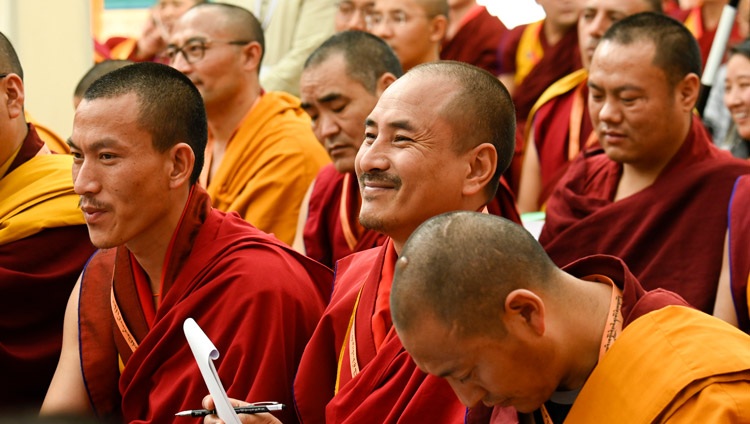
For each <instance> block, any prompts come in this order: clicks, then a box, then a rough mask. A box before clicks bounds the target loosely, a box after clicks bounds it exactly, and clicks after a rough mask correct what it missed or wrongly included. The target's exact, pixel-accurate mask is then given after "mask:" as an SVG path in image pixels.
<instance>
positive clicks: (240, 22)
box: [186, 3, 266, 61]
mask: <svg viewBox="0 0 750 424" xmlns="http://www.w3.org/2000/svg"><path fill="white" fill-rule="evenodd" d="M204 12H208V13H214V14H216V15H217V17H218V19H217V21H215V26H216V28H221V29H222V31H223V32H226V33H227V34H230V35H231V36H232V37H233V39H234V40H245V41H255V42H257V43H258V44H260V47H261V61H262V60H263V55H264V54H265V51H266V42H265V37H264V35H263V27H262V26H261V23H260V21H258V18H256V17H255V15H253V14H252V13H251V12H250V11H249V10H247V9H244V8H242V7H239V6H235V5H233V4H226V3H201V4H198V5H196V6H193V7H192V8H191V9H190V10H188V12H187V13H186V15H187V14H192V13H204Z"/></svg>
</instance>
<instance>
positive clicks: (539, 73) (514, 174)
mask: <svg viewBox="0 0 750 424" xmlns="http://www.w3.org/2000/svg"><path fill="white" fill-rule="evenodd" d="M521 27H522V26H518V27H516V28H513V29H512V30H510V31H508V32H507V35H506V39H505V40H504V41H503V43H502V45H501V47H500V48H501V51H502V60H503V62H502V68H503V69H502V73H511V72H513V73H514V72H515V61H516V52H517V50H518V43H519V42H520V39H521V34H522V29H519V28H521ZM539 37H540V41H541V43H542V48H543V50H544V56H542V58H541V60H540V61H539V63H537V64H536V65H535V66H534V67H533V68H532V70H531V71H530V72H529V74H528V75H526V78H524V80H523V81H522V82H521V84H519V85H518V86H517V87H516V88H515V89H514V91H513V104H515V106H516V122H517V124H516V133H517V136H516V151H515V154H514V155H513V163H512V164H511V166H510V168H509V169H508V171H506V173H505V175H506V177H507V178H508V183H509V184H510V187H511V188H512V189H513V191H514V193H517V192H518V184H519V181H518V180H519V177H520V172H521V164H522V163H523V155H524V152H525V145H524V134H523V132H524V129H525V128H526V119H527V118H528V117H529V112H531V108H532V107H533V106H534V103H536V101H537V99H539V96H541V95H542V93H543V92H544V90H546V89H547V88H548V87H549V86H550V85H552V84H553V83H554V82H555V81H557V80H559V79H560V78H562V77H564V76H566V75H568V74H570V73H572V72H573V71H576V70H578V69H580V68H581V66H582V65H581V53H580V51H579V48H578V31H577V28H576V26H575V25H573V26H572V27H571V28H570V29H569V30H568V32H567V33H565V35H564V36H563V38H561V39H560V41H558V42H557V43H556V44H555V45H554V46H550V45H549V44H548V43H547V40H546V38H545V37H544V30H542V31H540V32H539ZM511 61H512V63H513V65H509V63H510V62H511Z"/></svg>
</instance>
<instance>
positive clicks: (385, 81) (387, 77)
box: [375, 72, 396, 98]
mask: <svg viewBox="0 0 750 424" xmlns="http://www.w3.org/2000/svg"><path fill="white" fill-rule="evenodd" d="M394 81H396V76H395V75H393V74H392V73H390V72H386V73H384V74H383V75H381V76H380V78H378V82H377V84H376V86H375V96H376V97H378V98H380V96H381V95H382V94H383V91H385V89H386V88H388V86H389V85H391V84H393V82H394Z"/></svg>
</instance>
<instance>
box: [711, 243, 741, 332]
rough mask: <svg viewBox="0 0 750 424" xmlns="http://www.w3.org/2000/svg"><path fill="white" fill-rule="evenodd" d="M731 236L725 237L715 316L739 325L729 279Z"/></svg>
mask: <svg viewBox="0 0 750 424" xmlns="http://www.w3.org/2000/svg"><path fill="white" fill-rule="evenodd" d="M728 241H729V237H728V234H727V237H724V258H723V259H722V261H721V274H719V287H718V289H717V290H716V303H715V304H714V316H715V317H717V318H721V319H722V320H724V321H726V322H728V323H730V324H732V325H733V326H735V327H737V325H738V322H737V312H736V309H735V308H734V300H733V299H732V288H731V284H730V281H729V243H728Z"/></svg>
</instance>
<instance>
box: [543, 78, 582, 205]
mask: <svg viewBox="0 0 750 424" xmlns="http://www.w3.org/2000/svg"><path fill="white" fill-rule="evenodd" d="M583 84H584V88H583V91H582V93H581V95H582V96H583V99H584V101H583V115H582V118H581V128H580V131H581V133H580V142H581V148H583V146H585V144H586V140H587V139H588V138H589V135H591V133H592V132H593V130H594V127H593V124H592V123H591V118H590V117H589V106H588V101H587V99H588V87H587V86H585V85H586V83H585V82H584V83H583ZM575 93H576V90H575V89H573V90H571V91H569V92H567V93H565V94H563V95H561V96H558V97H555V98H554V99H552V100H550V101H549V102H547V103H545V104H544V105H543V106H541V107H540V108H539V110H538V111H537V112H536V114H535V115H534V121H533V123H532V129H531V131H532V133H533V134H534V145H535V147H536V151H537V155H538V157H539V169H540V171H541V177H542V180H541V181H542V190H541V192H540V194H539V199H538V202H539V203H538V204H539V205H542V204H544V202H545V201H546V200H547V198H548V197H549V195H550V194H551V193H552V190H553V189H554V188H555V186H556V185H557V183H558V181H560V178H562V176H563V175H564V174H565V171H566V170H567V169H568V164H569V161H568V145H569V143H570V139H569V138H570V137H569V135H570V134H569V131H570V115H571V112H572V110H573V101H574V99H575Z"/></svg>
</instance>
